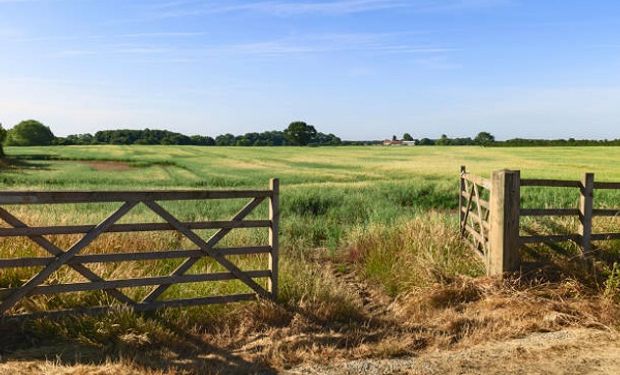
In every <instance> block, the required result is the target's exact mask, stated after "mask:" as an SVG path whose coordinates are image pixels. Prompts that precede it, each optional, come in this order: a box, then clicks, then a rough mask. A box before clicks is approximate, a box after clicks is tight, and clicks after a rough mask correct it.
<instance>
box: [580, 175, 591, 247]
mask: <svg viewBox="0 0 620 375" xmlns="http://www.w3.org/2000/svg"><path fill="white" fill-rule="evenodd" d="M580 191H581V194H580V196H579V221H580V228H579V234H581V250H582V252H583V253H584V254H585V253H587V252H589V251H590V250H591V247H592V241H591V236H592V209H593V206H594V173H586V174H584V175H583V178H582V179H581V189H580Z"/></svg>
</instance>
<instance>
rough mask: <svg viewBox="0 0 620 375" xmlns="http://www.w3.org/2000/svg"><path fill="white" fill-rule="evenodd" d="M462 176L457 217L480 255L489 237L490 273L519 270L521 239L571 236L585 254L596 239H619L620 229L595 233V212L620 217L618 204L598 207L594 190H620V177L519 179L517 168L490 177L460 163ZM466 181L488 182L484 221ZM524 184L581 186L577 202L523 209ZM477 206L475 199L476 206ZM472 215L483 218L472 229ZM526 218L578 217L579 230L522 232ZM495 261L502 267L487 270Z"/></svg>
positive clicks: (477, 184) (534, 240) (532, 240)
mask: <svg viewBox="0 0 620 375" xmlns="http://www.w3.org/2000/svg"><path fill="white" fill-rule="evenodd" d="M460 180H461V186H460V193H459V218H460V223H461V225H460V228H461V235H462V237H463V238H464V239H465V240H466V242H467V243H468V244H469V245H472V247H474V250H476V252H477V253H478V254H479V255H480V248H481V247H480V246H478V245H477V243H478V242H484V241H485V240H486V242H484V243H486V246H487V247H486V253H485V259H486V263H487V272H489V273H490V274H501V273H503V272H506V271H515V270H516V268H517V267H518V264H519V262H518V251H519V247H520V246H521V245H523V244H531V243H549V242H562V241H573V242H575V243H577V244H579V245H580V248H581V250H582V253H583V254H588V253H589V252H591V251H592V242H593V241H604V240H617V239H620V230H619V231H618V232H610V233H596V232H595V231H594V230H593V218H595V217H618V218H620V208H594V197H595V191H596V190H602V189H605V190H620V183H618V182H598V181H595V180H594V174H593V173H586V174H585V175H584V176H583V178H582V179H581V181H574V180H555V179H531V178H528V179H525V178H520V173H519V171H509V170H503V171H495V172H493V176H492V178H491V180H487V179H485V178H482V177H479V176H474V175H471V174H469V173H467V172H466V169H465V167H461V178H460ZM468 184H470V185H468ZM468 186H474V187H482V186H484V187H487V189H488V190H489V195H490V198H489V201H488V202H486V201H485V202H484V203H482V204H481V205H480V207H481V208H487V209H488V215H487V216H485V218H486V219H487V221H486V223H485V222H484V220H479V217H478V216H480V213H478V216H477V215H476V212H475V211H474V210H473V209H472V208H471V207H472V205H470V204H469V203H465V202H469V200H473V201H475V199H476V192H475V191H474V190H472V192H469V191H468ZM522 187H543V188H569V189H578V190H579V202H578V207H575V208H521V207H520V197H521V194H522V193H521V188H522ZM558 194H562V191H558ZM472 197H473V198H472ZM619 205H620V204H619ZM476 206H477V205H476V204H473V207H476ZM470 216H472V217H473V218H475V219H476V220H477V221H478V222H479V223H480V226H479V227H476V228H473V226H472V225H470V224H467V223H466V221H467V219H468V217H470ZM480 217H482V216H480ZM522 217H575V218H577V219H578V220H579V231H578V233H568V234H531V235H521V234H520V224H519V223H520V219H521V218H522ZM619 228H620V225H619ZM484 229H486V232H484ZM472 241H473V242H472ZM493 264H496V265H498V264H499V265H500V267H496V268H495V269H494V270H491V269H489V267H490V266H491V265H493Z"/></svg>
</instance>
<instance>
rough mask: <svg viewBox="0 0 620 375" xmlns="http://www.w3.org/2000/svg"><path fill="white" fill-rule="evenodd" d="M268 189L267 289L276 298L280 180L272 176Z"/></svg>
mask: <svg viewBox="0 0 620 375" xmlns="http://www.w3.org/2000/svg"><path fill="white" fill-rule="evenodd" d="M269 189H270V190H271V191H272V196H271V198H270V199H269V220H270V221H271V225H270V226H269V246H270V247H271V252H270V253H269V270H270V271H271V277H270V278H269V280H268V290H269V292H270V293H271V298H273V299H274V300H276V299H277V298H278V258H279V250H280V249H279V243H278V231H279V225H280V180H278V179H277V178H272V179H271V180H270V181H269Z"/></svg>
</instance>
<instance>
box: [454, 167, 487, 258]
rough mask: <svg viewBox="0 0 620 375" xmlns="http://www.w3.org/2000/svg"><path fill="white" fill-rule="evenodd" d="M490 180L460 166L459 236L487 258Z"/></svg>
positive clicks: (477, 252)
mask: <svg viewBox="0 0 620 375" xmlns="http://www.w3.org/2000/svg"><path fill="white" fill-rule="evenodd" d="M490 189H491V182H490V181H489V180H487V179H484V178H481V177H478V176H474V175H471V174H469V173H467V170H466V169H465V167H464V166H463V167H461V178H460V192H459V227H460V231H461V236H462V237H463V238H464V239H465V240H466V243H467V244H468V245H469V246H470V247H471V248H472V249H473V250H474V252H475V253H476V254H478V255H480V256H481V257H482V258H483V259H485V260H486V259H487V255H488V252H489V232H490V230H491V226H490V224H489V212H490V208H489V200H488V198H487V199H484V197H486V196H489V194H490Z"/></svg>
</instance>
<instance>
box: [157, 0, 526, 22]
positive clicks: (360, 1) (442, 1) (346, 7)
mask: <svg viewBox="0 0 620 375" xmlns="http://www.w3.org/2000/svg"><path fill="white" fill-rule="evenodd" d="M513 1H514V0H331V1H317V0H308V1H290V0H271V1H254V2H238V1H225V2H221V1H220V2H209V3H205V2H198V1H183V0H181V1H172V2H167V3H159V4H155V5H152V6H151V8H150V9H151V12H150V13H151V15H152V16H154V17H157V18H174V17H187V16H201V15H208V14H219V13H238V12H247V13H261V14H268V15H275V16H296V15H307V14H318V15H343V14H351V13H362V12H374V11H383V10H391V9H397V8H409V9H412V10H417V11H453V10H459V9H472V8H481V7H490V6H499V5H507V4H510V3H512V2H513Z"/></svg>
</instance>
